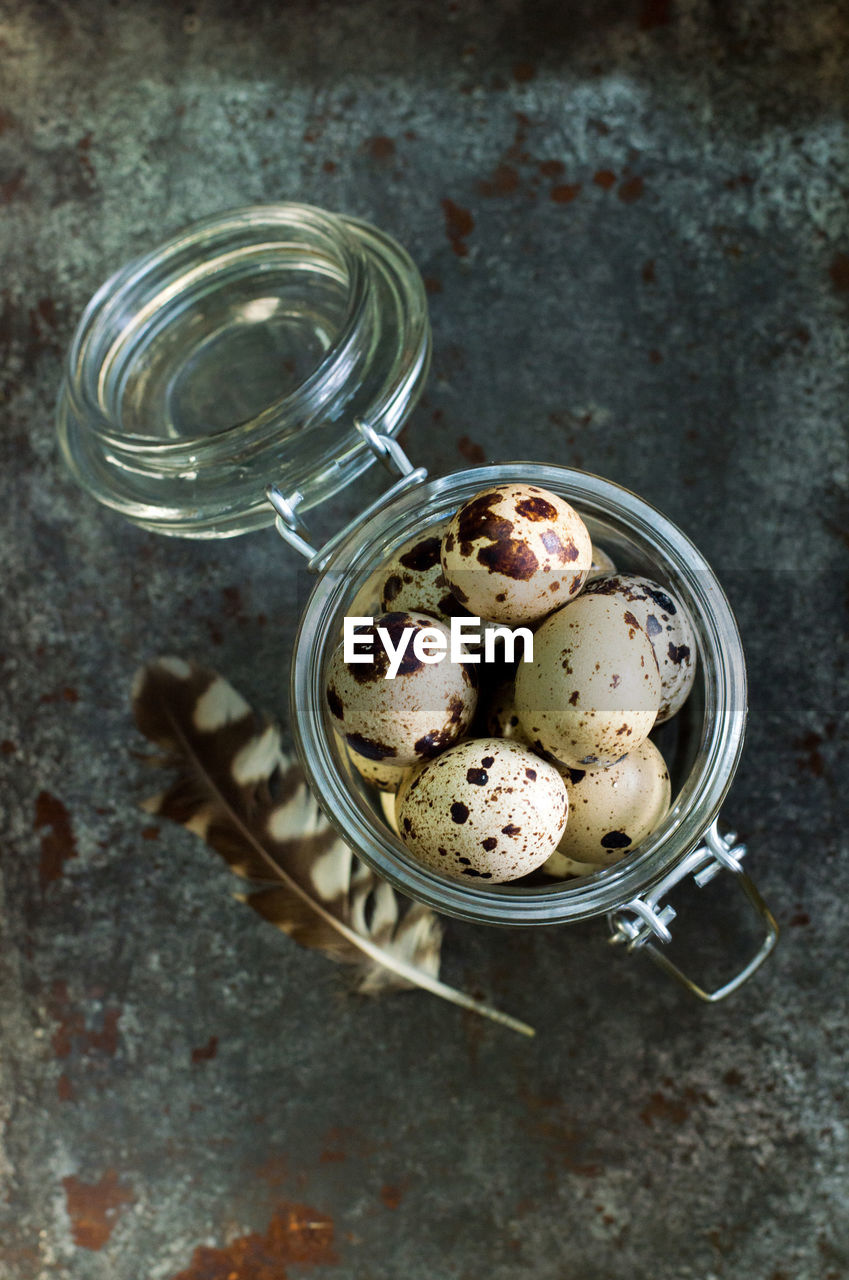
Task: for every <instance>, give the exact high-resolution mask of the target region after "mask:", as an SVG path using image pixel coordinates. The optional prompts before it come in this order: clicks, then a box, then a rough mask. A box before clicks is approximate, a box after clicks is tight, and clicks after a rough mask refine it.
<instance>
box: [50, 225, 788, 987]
mask: <svg viewBox="0 0 849 1280" xmlns="http://www.w3.org/2000/svg"><path fill="white" fill-rule="evenodd" d="M429 358H430V327H429V323H428V316H427V305H426V299H425V291H424V287H423V284H422V281H421V278H420V276H419V273H418V271H417V270H416V267H415V265H414V264H413V262H412V261H411V260H410V258H409V257H408V255H407V254H406V253H405V251H404V250H403V249H402V248H401V247H400V246H399V245H398V244H397V243H396V242H395V241H394V240H392V239H391V238H390V237H389V236H387V235H385V234H384V233H382V232H380V231H378V230H377V229H376V228H374V227H372V226H370V225H369V224H368V223H365V222H362V221H360V220H358V219H355V218H349V217H342V216H340V215H335V214H329V213H326V212H325V211H323V210H318V209H314V208H311V207H310V206H306V205H299V204H287V205H276V206H262V207H251V208H246V209H240V210H235V211H232V212H230V213H226V214H220V215H217V216H215V217H212V218H207V219H205V220H204V221H202V222H200V223H197V224H196V225H195V226H193V227H190V228H189V229H188V230H187V231H185V232H183V233H182V234H180V235H177V236H174V237H173V238H172V239H170V240H169V241H167V242H166V243H165V244H164V245H162V246H161V247H160V248H158V249H156V250H154V251H153V252H151V253H149V254H146V255H144V256H142V257H140V258H137V259H135V260H134V261H132V262H130V263H129V264H127V265H126V266H125V267H123V268H122V269H121V270H119V271H118V272H116V273H115V275H113V276H112V277H111V278H110V279H109V280H107V281H106V283H105V284H104V285H103V286H102V287H101V289H100V290H99V291H98V292H97V294H96V295H95V296H94V298H93V299H92V301H91V302H90V303H89V306H88V308H87V309H86V311H85V313H84V315H83V317H82V319H81V321H80V324H79V326H78V329H77V331H76V334H75V336H74V339H73V342H72V345H71V349H70V351H69V355H68V359H67V364H66V371H65V378H64V381H63V386H62V389H61V392H60V396H59V403H58V410H57V428H58V434H59V440H60V444H61V448H62V452H63V454H64V457H65V459H66V461H67V463H68V465H69V466H70V469H71V471H72V473H73V474H74V476H75V477H76V478H77V480H78V481H79V482H80V483H81V484H82V485H83V486H84V487H85V488H86V489H88V490H89V492H91V493H92V494H93V495H94V496H95V497H96V498H97V499H98V500H99V501H100V502H102V503H104V504H106V505H107V506H109V507H112V508H113V509H115V510H117V511H120V512H122V513H123V514H124V515H125V516H127V517H128V518H129V519H130V520H132V521H134V522H135V523H136V524H139V525H141V526H142V527H144V528H147V529H150V530H154V531H156V532H160V533H166V534H172V535H179V536H185V537H199V538H219V537H227V536H231V535H233V534H237V533H243V532H246V531H248V530H251V529H256V528H259V527H261V526H263V525H267V524H269V523H270V522H271V521H272V520H276V525H277V529H278V531H279V532H280V533H281V535H282V536H283V537H285V539H286V540H287V541H288V542H289V544H290V545H291V546H292V547H294V548H295V549H296V550H297V551H299V552H300V553H301V554H302V555H304V556H305V557H306V558H307V560H308V562H309V567H310V568H311V569H312V570H314V571H315V572H317V574H318V575H319V576H318V580H317V582H316V585H315V588H314V590H313V592H312V594H311V596H310V599H309V601H308V604H307V607H306V610H305V613H304V616H303V619H302V622H301V626H300V630H299V633H298V636H297V640H296V646H295V653H294V657H293V663H292V673H291V711H292V717H291V718H292V724H293V728H294V732H295V736H296V744H297V748H298V752H299V754H300V757H301V760H302V762H303V765H304V768H305V771H306V774H307V777H308V779H309V782H310V785H311V786H312V788H313V790H314V792H315V795H316V798H317V799H318V801H319V802H320V804H321V805H322V807H323V808H324V810H325V812H326V813H327V816H328V818H329V819H330V820H331V822H332V823H333V824H334V826H335V827H336V828H337V829H338V831H339V832H340V834H341V836H342V837H343V839H344V840H345V841H346V842H347V843H348V844H349V845H350V846H351V848H352V849H353V850H354V852H355V853H356V854H357V856H358V857H360V858H361V859H362V860H363V861H364V862H365V863H367V864H368V865H369V866H370V867H372V868H373V869H374V870H375V871H376V872H377V873H378V874H379V875H381V876H383V877H384V878H385V879H386V880H387V881H389V882H390V883H391V884H392V885H393V886H394V887H395V888H396V889H398V890H400V891H401V892H402V893H404V894H407V895H409V896H411V897H413V898H416V899H418V900H420V901H422V902H424V903H426V904H427V905H428V906H430V907H432V908H433V909H434V910H436V911H439V912H442V913H445V914H448V915H453V916H457V917H460V918H462V919H464V920H468V921H473V922H476V923H481V924H491V925H506V926H528V925H553V924H565V923H568V922H570V921H577V920H584V919H587V918H590V917H595V916H606V917H607V919H608V922H609V925H610V930H611V936H612V938H613V940H614V941H617V942H621V943H624V944H626V945H627V946H628V947H629V948H631V949H645V950H646V951H647V952H648V953H649V954H650V955H651V956H652V958H653V959H655V960H657V961H658V962H659V963H660V964H661V965H663V966H664V967H665V968H667V969H668V970H669V971H670V972H672V973H673V974H674V975H675V976H676V977H678V978H679V979H680V980H681V981H683V982H684V983H685V984H686V985H687V986H688V987H689V988H690V990H692V991H693V992H694V993H695V994H697V995H699V996H701V997H702V998H704V999H707V1000H717V999H720V998H722V997H723V996H725V995H727V994H729V992H730V991H732V990H734V989H735V988H736V987H738V986H739V985H740V983H741V982H743V981H745V980H746V978H748V977H749V975H750V974H751V973H752V972H753V971H754V970H755V969H756V968H757V967H758V965H759V964H760V963H761V962H762V961H763V960H764V959H765V957H766V956H767V955H768V954H769V952H770V951H771V949H772V947H773V946H774V944H775V941H776V938H777V927H776V925H775V921H774V920H773V918H772V916H771V914H770V913H769V911H768V909H767V907H766V906H765V904H764V902H763V900H762V899H761V897H760V895H759V894H758V892H757V890H756V888H755V887H754V885H753V884H752V882H751V880H750V879H749V878H748V876H747V875H746V874H745V873H744V872H743V870H742V867H741V864H740V859H741V858H742V856H743V854H744V853H745V847H744V846H742V845H738V844H736V842H735V837H734V836H722V835H721V834H720V832H719V829H718V826H717V814H718V811H719V808H720V805H721V804H722V801H723V798H724V796H725V795H726V792H727V791H728V788H729V786H730V784H731V781H732V778H733V776H734V771H735V769H736V767H737V764H738V761H739V758H740V753H741V750H742V744H743V730H744V724H745V716H746V675H745V663H744V659H743V651H742V646H741V643H740V637H739V634H738V631H737V627H736V624H735V622H734V618H733V616H732V613H731V610H730V608H729V606H728V602H727V600H726V599H725V596H724V594H723V592H722V590H721V588H720V586H719V584H718V582H717V580H716V578H715V576H714V574H713V573H712V571H711V569H710V567H709V566H708V564H707V563H706V562H705V560H704V558H703V557H702V556H701V554H700V553H699V551H698V550H697V549H696V547H694V546H693V544H692V543H691V542H690V541H689V540H688V539H687V538H686V537H685V536H684V534H683V533H681V531H680V530H679V529H677V528H676V527H675V526H674V525H673V524H671V523H670V522H669V521H668V520H667V519H666V518H665V517H664V516H663V515H661V513H660V512H658V511H656V510H654V509H653V508H652V507H650V506H649V505H648V504H647V503H646V502H644V501H643V500H642V499H640V498H638V497H636V496H635V495H634V494H632V493H630V492H628V491H627V490H625V489H623V488H620V487H619V486H617V485H614V484H612V483H610V482H608V481H606V480H602V479H599V478H598V477H596V476H592V475H587V474H585V473H583V472H580V471H574V470H568V469H566V468H563V467H557V466H550V465H546V464H543V463H539V462H534V461H528V462H511V463H503V464H499V465H496V466H487V467H477V468H474V469H471V470H465V471H461V472H459V473H457V474H454V475H450V476H448V477H446V478H444V479H438V480H431V481H428V479H427V472H426V470H424V469H423V468H418V469H416V468H414V467H413V465H412V463H411V462H410V461H409V460H408V459H407V457H406V455H405V454H404V452H403V450H402V449H401V448H400V446H399V445H398V442H397V440H396V439H395V438H394V437H395V436H396V435H397V433H398V431H399V430H400V428H401V427H402V426H403V424H404V422H405V421H406V419H407V417H408V416H409V413H410V412H411V410H412V408H413V406H414V405H415V403H416V401H417V399H418V397H419V395H420V393H421V390H422V387H423V385H424V380H425V377H426V375H427V369H428V364H429ZM376 460H380V461H381V462H382V463H383V464H384V465H385V466H386V468H387V469H388V470H389V471H390V473H391V474H392V476H393V484H392V485H391V487H390V489H389V490H388V491H387V492H386V493H385V494H383V495H382V496H381V497H380V498H378V499H377V500H376V501H375V502H373V503H372V504H371V506H370V507H369V508H368V509H367V510H365V511H363V512H362V513H361V514H360V516H359V517H358V518H357V519H356V520H354V521H352V522H351V524H349V525H348V526H346V527H345V528H344V529H342V530H340V531H339V533H337V534H336V535H335V536H334V537H333V538H331V539H330V541H329V542H327V543H326V544H325V545H324V546H322V547H321V548H316V547H315V546H313V544H312V542H311V540H310V536H309V532H308V530H307V528H306V526H305V525H304V522H303V512H304V511H306V510H307V509H308V508H309V507H311V506H313V505H315V504H316V503H319V502H321V501H323V500H325V499H326V498H328V497H329V496H331V495H332V494H333V493H335V492H337V491H338V490H339V489H341V488H342V487H343V486H345V485H347V484H350V483H351V481H352V480H354V479H355V478H356V477H357V476H358V475H360V474H361V473H362V472H363V471H364V470H365V469H366V467H369V466H371V465H372V464H373V463H374V462H375V461H376ZM269 481H271V482H272V483H271V484H270V485H268V482H269ZM515 481H519V482H523V483H533V484H536V485H539V486H541V487H543V488H546V489H550V490H552V491H553V492H554V493H557V494H559V495H560V496H561V497H563V498H565V499H566V500H567V501H568V502H570V503H571V504H573V505H574V506H575V508H576V509H577V510H578V511H579V512H580V514H581V515H582V517H583V519H584V521H585V523H586V524H587V526H588V528H589V531H590V534H591V536H592V539H593V542H594V543H595V544H596V545H598V546H601V547H603V548H604V549H605V550H607V551H609V552H610V554H611V555H612V556H613V558H614V560H615V563H616V564H617V566H618V568H619V569H620V570H622V571H624V572H634V573H640V574H644V575H645V576H647V577H649V578H651V579H653V580H655V581H658V582H659V583H660V584H661V585H666V586H667V587H669V588H670V589H671V590H672V592H673V593H674V594H675V595H676V596H678V597H679V598H680V600H681V601H682V603H683V604H684V605H685V607H686V608H687V610H688V612H689V614H690V616H691V618H692V619H693V622H694V625H695V629H696V635H697V640H698V649H699V663H698V671H697V677H696V684H695V688H694V689H693V691H692V693H691V695H690V697H689V699H688V700H687V702H686V703H685V705H684V707H683V709H682V710H681V711H680V712H679V713H678V715H677V716H676V717H674V719H673V720H672V721H670V722H668V724H666V725H664V726H663V727H662V734H663V741H662V744H661V745H662V751H663V754H664V757H665V758H666V760H667V763H668V765H669V768H670V775H671V780H672V788H673V803H672V807H671V809H670V811H669V813H668V815H667V816H666V818H665V819H664V821H663V822H662V823H661V825H660V826H659V827H658V828H657V829H656V830H655V831H654V832H653V833H652V835H651V836H649V837H648V838H647V839H646V840H644V841H643V842H642V844H641V845H640V846H639V848H638V849H636V850H635V851H634V852H633V853H631V854H629V856H628V857H627V858H625V859H623V860H622V861H621V862H620V863H618V864H616V865H614V866H612V867H609V868H606V869H605V870H602V871H599V872H597V873H595V874H594V875H591V876H588V877H584V878H581V879H574V880H571V881H570V880H564V881H562V882H554V881H550V882H547V883H545V884H535V883H525V884H522V883H508V884H497V885H485V884H482V883H481V882H480V881H475V882H465V881H458V880H452V879H449V878H448V877H444V876H441V875H438V874H436V873H434V872H432V871H430V870H428V869H427V868H426V867H424V866H423V865H421V864H420V863H419V862H417V861H416V860H415V859H413V858H412V857H411V856H410V855H409V853H408V852H407V850H406V849H405V847H404V846H403V844H402V843H401V841H400V840H398V839H397V838H396V837H395V836H394V835H393V833H392V832H391V831H390V830H389V828H388V827H387V826H386V825H385V822H384V820H383V817H382V815H381V813H380V811H379V809H378V807H377V805H376V802H375V797H374V795H373V794H372V793H371V792H370V791H369V789H368V788H367V786H366V785H365V783H364V782H363V780H362V779H361V778H360V776H359V774H357V773H356V772H355V771H354V770H353V769H352V768H351V765H350V763H349V761H348V759H347V756H346V755H345V753H344V751H343V750H342V749H341V748H340V743H339V739H338V738H337V736H336V735H335V733H334V731H333V728H332V725H331V723H330V717H329V712H328V709H327V706H326V698H325V689H326V684H327V668H328V663H329V660H330V656H331V654H332V651H333V649H334V648H335V646H336V644H337V643H338V641H339V638H340V636H341V632H342V621H343V618H344V617H345V615H346V614H349V613H352V612H353V613H361V612H363V606H362V604H361V603H360V601H361V600H362V598H363V597H362V595H361V594H360V595H359V600H357V603H356V604H355V599H356V598H357V597H358V594H359V593H362V592H364V591H365V590H366V587H367V584H368V581H369V579H370V577H371V575H372V574H373V573H374V572H375V571H376V570H377V569H378V568H379V566H380V565H381V564H383V562H384V561H385V560H386V559H387V558H388V557H389V556H391V555H392V554H393V552H394V551H395V550H396V549H397V548H398V547H399V546H400V545H401V543H403V542H405V541H406V540H407V539H408V538H409V537H410V536H411V535H412V534H413V533H420V532H424V531H425V530H426V529H427V528H429V527H431V526H436V525H438V524H440V523H441V522H443V521H444V520H445V519H446V518H448V517H449V516H451V515H453V513H454V512H455V511H456V509H457V507H458V506H459V505H460V504H461V503H462V502H463V501H464V500H465V499H467V498H469V497H471V496H472V495H473V494H474V493H476V492H477V491H479V490H480V489H482V488H484V487H485V486H488V485H492V484H504V483H508V482H515ZM267 485H268V488H267V489H266V486H267ZM723 868H724V869H726V870H729V871H731V872H732V873H733V874H734V876H735V877H736V879H737V882H738V883H739V884H740V886H741V887H742V888H743V890H744V892H745V894H746V895H747V897H748V898H749V900H750V902H751V903H752V905H753V906H754V908H755V909H756V911H757V912H758V914H759V916H760V918H761V922H762V925H763V929H764V938H763V942H762V943H761V945H760V947H759V950H758V951H757V953H756V954H755V956H754V957H753V958H752V959H751V960H750V961H749V962H748V963H747V964H745V965H744V966H743V967H742V968H741V969H740V970H739V971H738V972H737V973H736V974H735V975H734V976H733V977H732V978H731V979H730V980H729V981H727V982H725V983H724V984H722V985H721V986H720V987H718V988H716V989H715V990H712V991H708V990H705V989H703V988H702V987H701V986H699V985H698V984H697V983H695V982H694V981H693V980H692V979H691V978H689V977H688V976H686V975H685V974H684V973H682V972H681V971H680V969H678V968H677V967H676V966H675V965H674V964H672V962H671V960H670V959H669V956H668V954H667V953H665V952H664V949H663V944H665V943H668V942H669V940H670V936H671V935H670V932H669V924H670V923H671V921H672V920H673V919H674V917H675V910H674V908H673V907H672V906H671V905H670V904H669V903H664V901H663V900H664V898H665V897H666V895H667V893H668V892H669V890H670V889H671V888H672V887H673V886H674V885H675V884H677V883H678V882H679V881H680V880H682V879H684V878H686V877H689V876H690V875H692V877H693V879H694V880H695V881H696V883H697V884H698V885H700V886H701V885H704V884H705V883H707V882H708V881H709V880H710V879H711V878H712V877H713V876H714V875H715V874H716V873H717V872H718V871H719V870H721V869H723ZM658 944H660V945H658Z"/></svg>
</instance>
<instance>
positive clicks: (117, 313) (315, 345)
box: [57, 203, 431, 538]
mask: <svg viewBox="0 0 849 1280" xmlns="http://www.w3.org/2000/svg"><path fill="white" fill-rule="evenodd" d="M430 349H431V341H430V324H429V320H428V313H427V300H426V296H425V290H424V285H423V282H422V279H421V276H420V275H419V272H418V270H417V269H416V267H415V265H414V263H413V262H412V260H411V258H410V257H409V255H408V254H407V253H406V252H405V251H404V250H403V249H402V248H401V246H400V245H399V244H398V243H397V242H396V241H395V240H393V239H392V238H391V237H390V236H388V235H386V234H384V233H383V232H381V231H379V230H378V229H377V228H375V227H373V226H371V225H370V224H369V223H367V222H363V221H362V220H360V219H357V218H351V217H346V216H342V215H338V214H331V213H327V212H325V211H323V210H320V209H316V208H313V207H311V206H309V205H303V204H293V203H288V204H279V205H257V206H252V207H246V208H243V209H236V210H232V211H229V212H226V213H222V214H217V215H215V216H213V217H209V218H206V219H204V220H203V221H201V222H198V223H195V224H194V225H192V226H191V227H189V228H187V229H186V230H185V231H183V232H181V233H180V234H178V235H176V236H174V237H172V238H171V239H170V240H167V241H166V242H165V243H164V244H162V245H161V246H160V247H159V248H157V249H154V250H153V251H152V252H150V253H147V254H145V255H143V256H142V257H139V258H136V259H134V260H133V261H131V262H129V263H127V264H126V265H125V266H124V267H122V268H121V269H120V270H119V271H117V272H116V273H115V274H114V275H113V276H111V277H110V278H109V279H108V280H107V281H106V282H105V283H104V284H103V285H102V286H101V288H100V289H99V290H98V292H97V293H96V294H95V296H94V297H93V298H92V300H91V302H90V303H89V305H88V307H87V308H86V310H85V313H84V314H83V317H82V319H81V321H80V323H79V325H78V327H77V330H76V333H75V335H74V338H73V341H72V343H71V348H70V351H69V353H68V357H67V363H66V369H65V376H64V380H63V384H62V388H61V391H60V395H59V403H58V409H57V429H58V435H59V441H60V445H61V448H62V452H63V454H64V457H65V460H66V462H67V463H68V465H69V467H70V469H71V472H72V473H73V475H74V476H75V478H76V479H77V480H78V482H79V483H80V484H81V485H82V486H83V488H85V489H87V490H88V491H89V492H90V493H91V494H93V496H94V497H95V498H97V499H98V501H100V502H102V503H104V504H105V505H106V506H109V507H111V508H113V509H114V510H116V511H119V512H121V513H122V514H123V515H125V516H126V517H127V518H128V519H130V520H132V521H133V522H134V523H136V524H138V525H141V526H142V527H143V528H147V529H151V530H154V531H156V532H159V533H166V534H172V535H177V536H182V537H193V538H216V537H228V536H232V535H234V534H237V533H245V532H247V531H248V530H251V529H258V528H260V527H262V526H264V525H268V524H270V523H271V522H272V520H273V519H274V512H273V510H272V508H271V507H270V506H269V504H268V501H267V499H266V496H265V489H266V485H267V484H268V482H269V481H270V480H274V481H276V482H277V483H278V484H280V485H281V486H282V487H283V488H285V490H286V491H287V492H289V493H292V492H295V491H297V492H299V493H300V494H301V495H302V497H301V508H302V509H307V508H309V507H311V506H313V505H315V504H316V503H318V502H321V501H323V500H324V499H325V498H328V497H330V496H331V495H332V494H333V493H335V492H337V491H338V490H339V489H341V488H343V487H344V486H345V485H347V484H349V483H350V482H351V481H352V480H353V479H355V478H356V476H358V475H359V474H361V473H362V472H363V471H364V470H365V469H366V468H367V467H368V466H370V465H372V464H373V462H374V461H375V455H374V453H373V452H372V451H371V450H370V449H369V448H368V447H367V445H366V444H365V442H364V440H363V436H362V434H361V431H360V430H359V429H358V428H357V427H356V426H355V425H354V424H355V421H356V420H359V421H360V422H361V423H366V424H367V425H368V426H370V427H372V428H374V429H375V430H377V431H379V432H380V433H381V435H384V436H390V437H392V436H394V435H396V434H397V433H398V432H399V431H400V429H401V427H402V426H403V425H404V422H405V421H406V419H407V418H408V416H409V414H410V413H411V411H412V409H413V408H414V406H415V404H416V402H417V400H418V398H419V395H420V394H421V391H422V388H423V386H424V382H425V379H426V376H427V372H428V367H429V362H430Z"/></svg>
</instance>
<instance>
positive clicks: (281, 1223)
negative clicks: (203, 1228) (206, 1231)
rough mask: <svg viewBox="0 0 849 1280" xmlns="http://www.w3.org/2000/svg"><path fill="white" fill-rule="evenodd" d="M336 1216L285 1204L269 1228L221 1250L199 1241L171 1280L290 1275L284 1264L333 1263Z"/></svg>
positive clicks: (281, 1279) (266, 1279) (259, 1279)
mask: <svg viewBox="0 0 849 1280" xmlns="http://www.w3.org/2000/svg"><path fill="white" fill-rule="evenodd" d="M338 1261H339V1258H338V1256H337V1254H336V1252H335V1250H334V1249H333V1219H332V1218H330V1217H329V1216H328V1215H327V1214H326V1213H319V1211H318V1210H317V1209H311V1208H309V1207H308V1206H307V1205H301V1204H283V1205H281V1206H280V1207H279V1208H278V1209H276V1210H275V1212H274V1215H273V1216H272V1219H271V1222H270V1223H269V1225H268V1230H267V1231H266V1232H264V1233H261V1232H258V1231H251V1232H249V1233H248V1234H247V1235H244V1236H237V1237H236V1238H235V1239H234V1240H231V1241H230V1243H229V1244H227V1245H225V1246H224V1248H222V1249H212V1248H209V1247H208V1246H206V1245H198V1247H197V1248H196V1249H195V1251H194V1254H193V1255H192V1260H191V1262H190V1263H189V1265H188V1267H187V1268H186V1269H185V1270H184V1271H180V1272H178V1274H177V1275H175V1276H174V1278H173V1280H286V1277H287V1274H288V1273H287V1271H286V1267H287V1266H288V1265H289V1264H292V1265H294V1266H297V1267H310V1266H332V1265H333V1264H335V1263H338Z"/></svg>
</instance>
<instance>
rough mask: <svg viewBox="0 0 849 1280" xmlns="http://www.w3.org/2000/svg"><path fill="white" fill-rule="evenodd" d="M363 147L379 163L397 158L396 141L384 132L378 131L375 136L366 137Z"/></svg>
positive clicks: (386, 162)
mask: <svg viewBox="0 0 849 1280" xmlns="http://www.w3.org/2000/svg"><path fill="white" fill-rule="evenodd" d="M362 149H363V151H365V152H366V154H367V155H368V156H370V158H371V159H372V160H376V161H377V163H378V164H388V163H389V161H390V160H394V158H395V143H394V141H393V140H392V138H387V136H386V135H385V134H383V133H378V134H376V135H375V136H374V137H373V138H366V140H365V142H364V143H363V146H362Z"/></svg>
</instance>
